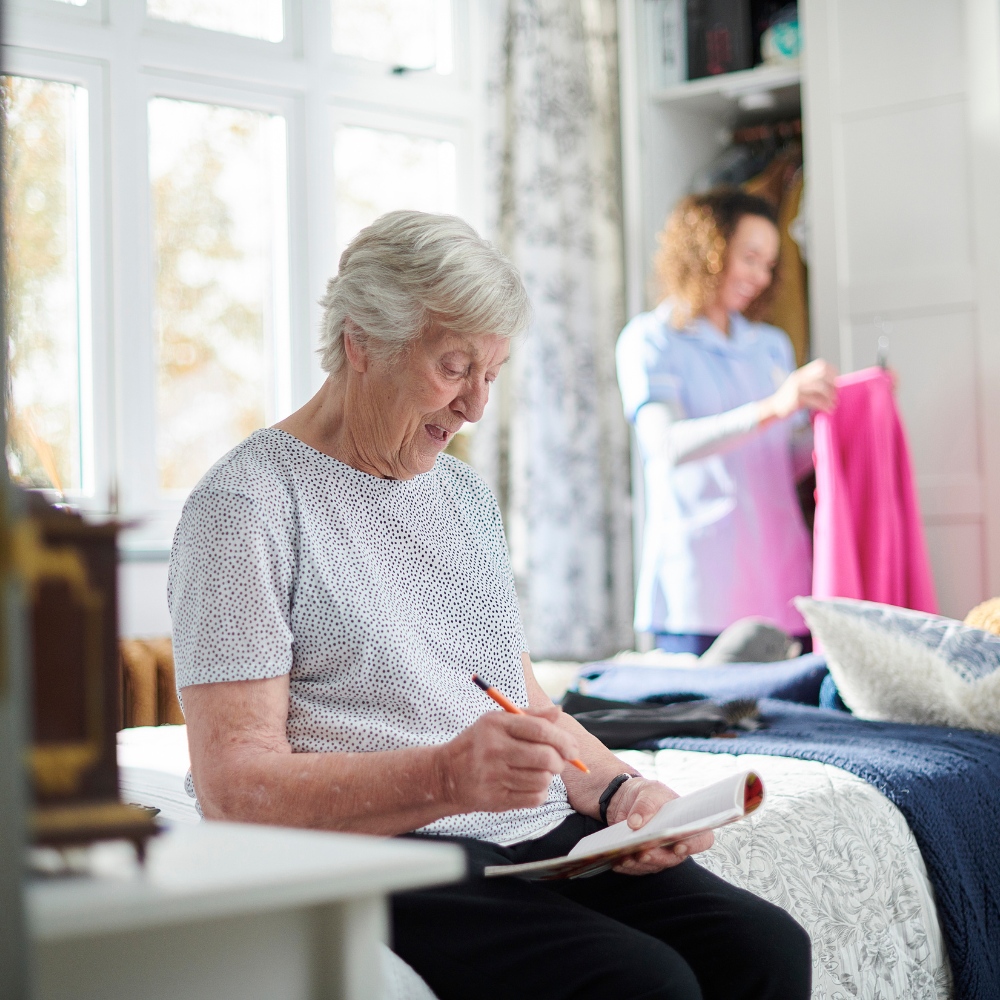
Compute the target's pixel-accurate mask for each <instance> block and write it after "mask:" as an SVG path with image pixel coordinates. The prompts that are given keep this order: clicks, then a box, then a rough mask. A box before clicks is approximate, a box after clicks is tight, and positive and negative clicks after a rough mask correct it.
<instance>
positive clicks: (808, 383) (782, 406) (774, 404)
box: [761, 358, 837, 420]
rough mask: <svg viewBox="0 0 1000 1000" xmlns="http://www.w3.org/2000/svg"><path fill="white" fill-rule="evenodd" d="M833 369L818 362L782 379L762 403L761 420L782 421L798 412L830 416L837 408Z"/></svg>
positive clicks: (818, 360) (835, 370)
mask: <svg viewBox="0 0 1000 1000" xmlns="http://www.w3.org/2000/svg"><path fill="white" fill-rule="evenodd" d="M836 378H837V369H836V368H834V367H833V365H831V364H828V363H827V362H826V361H824V360H823V359H822V358H817V359H816V360H815V361H810V362H809V364H807V365H803V366H802V367H801V368H798V369H796V370H795V371H793V372H792V373H791V375H789V376H788V378H786V379H785V381H784V382H783V383H782V384H781V386H780V387H779V389H778V391H777V392H776V393H775V394H774V395H773V396H770V397H768V398H767V399H765V400H763V401H762V403H761V408H762V409H761V416H762V418H763V419H764V420H767V419H768V418H771V419H776V420H784V419H785V418H786V417H790V416H791V415H792V414H793V413H796V412H798V411H799V410H802V409H809V410H820V411H822V412H823V413H829V412H831V411H832V410H833V409H834V408H835V407H836V405H837V385H836V381H835V380H836Z"/></svg>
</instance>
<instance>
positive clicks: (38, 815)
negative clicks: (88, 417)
mask: <svg viewBox="0 0 1000 1000" xmlns="http://www.w3.org/2000/svg"><path fill="white" fill-rule="evenodd" d="M117 533H118V527H117V525H115V524H88V523H87V522H85V521H84V520H83V518H81V517H80V516H79V515H77V514H72V513H70V512H68V511H65V510H59V509H56V508H54V507H49V506H48V505H47V504H45V503H43V502H42V501H41V499H40V498H39V497H37V496H32V497H31V501H30V510H29V516H28V517H27V518H25V519H24V520H22V521H21V522H20V523H19V524H18V525H17V526H16V527H15V529H14V553H15V562H16V564H17V566H18V568H19V569H20V572H21V575H22V577H23V579H24V581H25V585H26V587H27V589H28V603H29V607H30V614H31V622H30V640H31V663H32V671H31V684H32V692H31V705H32V709H33V713H32V718H33V730H32V744H31V757H30V763H31V776H32V780H33V786H34V809H33V811H32V816H31V827H32V835H33V839H34V842H35V843H37V844H47V845H52V846H62V845H72V844H86V843H90V842H92V841H95V840H109V839H119V838H127V839H129V840H131V841H132V842H133V843H134V844H135V845H136V849H137V851H138V853H139V856H140V857H142V856H143V854H144V851H145V843H146V840H147V839H148V838H149V837H150V836H152V835H153V834H154V833H155V832H156V827H155V824H154V822H153V819H152V817H151V816H150V815H149V813H148V812H147V811H146V810H143V809H141V808H139V807H136V806H129V805H123V804H122V803H120V802H119V801H118V762H117V759H116V739H115V733H116V730H117V722H118V718H119V714H120V707H119V676H118V616H117V605H118V601H117V590H118V588H117V559H118V557H117V543H116V537H117Z"/></svg>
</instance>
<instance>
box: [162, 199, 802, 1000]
mask: <svg viewBox="0 0 1000 1000" xmlns="http://www.w3.org/2000/svg"><path fill="white" fill-rule="evenodd" d="M323 305H324V308H325V317H324V323H323V342H322V362H323V367H324V369H325V370H326V372H327V375H328V377H327V379H326V382H325V383H324V384H323V386H322V388H321V389H320V391H319V392H318V393H317V394H316V396H315V397H314V398H313V399H312V400H311V401H310V402H308V403H307V404H306V405H305V406H304V407H303V408H302V409H301V410H299V411H298V412H297V413H294V414H293V415H292V416H290V417H289V418H288V419H287V420H284V421H282V422H281V423H279V424H278V425H277V426H275V427H271V428H268V429H266V430H260V431H257V432H255V433H254V434H252V435H251V436H250V437H249V438H248V439H247V440H246V441H244V442H243V443H242V444H241V445H239V446H238V447H236V448H235V449H234V450H233V451H232V452H230V453H229V454H228V455H227V456H226V457H225V458H223V459H222V460H221V461H220V462H219V463H218V464H217V465H216V466H215V467H214V468H213V469H212V470H211V471H210V472H209V473H208V474H207V475H206V476H205V478H204V479H203V480H202V481H201V483H200V484H199V485H198V486H197V487H196V488H195V490H194V491H193V493H192V494H191V497H190V498H189V500H188V502H187V504H186V505H185V508H184V514H183V516H182V518H181V523H180V526H179V527H178V530H177V535H176V539H175V542H174V549H173V556H172V561H171V580H170V606H171V613H172V616H173V622H174V641H175V655H176V662H177V676H178V685H179V687H180V688H181V694H182V697H183V703H184V711H185V716H186V719H187V723H188V738H189V742H190V747H191V770H192V776H193V782H194V788H195V789H196V792H197V796H198V800H199V802H200V806H201V809H202V810H203V812H204V815H205V816H206V817H207V818H209V819H227V820H237V821H243V822H254V823H274V824H282V825H294V826H303V827H313V828H316V829H322V830H344V831H351V832H356V833H368V834H379V835H383V836H394V835H400V834H410V835H414V836H423V837H437V838H447V839H450V840H454V841H457V842H459V843H460V844H462V845H463V846H464V847H465V849H466V853H467V857H468V861H469V875H468V877H467V878H466V880H465V881H464V882H462V883H461V884H459V885H455V886H448V887H445V888H439V889H433V890H428V891H419V892H411V893H406V894H401V895H399V896H398V897H396V898H395V900H394V902H393V910H392V920H393V941H394V948H395V950H396V951H397V952H398V953H399V954H400V955H401V956H402V957H403V958H404V959H405V960H406V961H407V962H409V963H410V964H411V965H412V966H413V967H414V968H415V969H416V970H417V971H418V972H420V973H421V974H422V975H423V977H424V978H425V979H426V981H427V982H428V984H429V985H430V986H431V988H432V989H433V990H434V991H435V992H436V993H437V994H438V996H439V997H441V998H442V1000H448V998H459V997H469V998H477V1000H482V998H489V997H497V998H504V1000H509V998H511V997H518V998H531V997H537V998H539V1000H541V998H545V1000H557V998H563V997H565V998H569V997H579V998H602V1000H604V998H611V997H613V998H616V1000H624V998H640V997H642V998H649V1000H651V998H663V1000H666V998H670V1000H681V998H684V1000H693V998H696V997H706V998H707V997H712V998H717V1000H737V998H741V997H743V998H747V1000H749V998H755V1000H763V998H774V1000H778V998H780V1000H796V998H805V997H807V996H808V994H809V980H810V969H811V963H810V953H809V941H808V938H807V936H806V935H805V933H804V932H803V931H802V929H801V928H800V927H799V926H798V925H797V924H796V923H795V922H794V921H793V920H792V919H791V918H789V917H788V915H787V914H785V913H784V912H783V911H782V910H780V909H777V908H775V907H773V906H771V905H770V904H768V903H766V902H764V901H762V900H760V899H758V898H756V897H755V896H752V895H751V894H749V893H747V892H744V891H742V890H739V889H736V888H734V887H732V886H730V885H728V884H727V883H725V882H722V881H720V880H719V879H716V878H715V877H713V876H712V875H710V874H709V873H708V872H706V871H705V870H704V869H702V868H700V867H699V866H698V865H696V864H695V863H694V862H693V861H691V860H690V858H689V857H688V855H690V854H693V853H695V852H697V851H700V850H703V849H705V848H706V847H708V846H709V844H710V843H711V836H710V835H702V836H699V837H696V838H693V839H691V840H689V841H688V842H685V843H682V844H679V845H677V846H676V847H675V848H673V849H669V850H668V849H665V848H661V849H657V850H654V851H649V852H647V853H645V854H642V855H641V856H637V857H633V858H630V859H628V860H626V861H624V862H623V863H622V864H620V866H619V867H618V869H617V870H616V871H613V872H607V873H605V874H603V875H598V876H596V877H594V878H590V879H584V880H578V881H563V882H558V883H546V884H539V883H531V882H524V881H519V880H515V879H492V880H486V879H484V878H483V877H482V871H483V868H484V866H486V865H489V864H505V863H514V862H523V861H529V860H537V859H541V858H547V857H556V856H560V855H563V854H565V853H566V852H567V851H568V850H569V849H570V848H571V847H572V846H573V845H574V844H575V843H576V842H577V841H578V840H579V839H580V838H581V837H582V836H585V835H586V834H589V833H592V832H594V831H596V830H598V829H600V828H601V827H602V826H604V824H605V823H606V822H607V823H616V822H619V821H622V820H627V821H628V823H629V824H630V825H631V826H632V827H635V828H638V827H640V826H641V825H642V824H643V823H645V822H646V821H647V820H648V819H649V818H650V817H651V816H652V815H653V814H654V813H655V812H656V811H657V809H658V808H659V807H660V805H662V803H664V802H665V801H667V800H668V799H670V798H672V797H673V796H674V793H673V792H671V790H670V789H669V788H667V787H665V786H664V785H662V784H659V783H657V782H655V781H648V780H646V779H644V778H642V777H640V776H638V775H637V774H636V773H635V772H634V771H633V770H632V769H631V768H628V767H626V766H623V764H622V762H621V761H620V760H618V759H617V758H616V757H615V756H614V755H613V754H611V753H610V752H609V751H608V750H606V749H605V748H604V747H603V746H602V745H601V744H600V743H598V742H597V741H596V740H595V739H593V738H592V737H590V736H589V735H588V734H587V733H586V732H585V731H584V730H583V729H582V728H581V727H580V726H579V725H578V724H577V723H576V722H575V721H574V720H573V719H571V718H569V717H567V716H564V715H562V714H561V713H560V710H559V709H558V708H557V707H556V706H554V705H553V704H552V702H551V701H550V700H549V699H548V698H547V697H546V695H545V694H544V693H543V692H542V690H541V688H540V687H539V685H538V683H537V681H536V680H535V678H534V676H533V674H532V670H531V662H530V659H529V657H528V653H527V651H526V649H525V642H524V634H523V632H522V629H521V624H520V618H519V614H518V604H517V596H516V594H515V592H514V584H513V578H512V575H511V570H510V565H509V563H508V558H507V551H506V545H505V541H504V535H503V529H502V526H501V522H500V514H499V511H498V509H497V505H496V502H495V500H494V498H493V496H492V495H491V493H490V491H489V489H488V488H487V487H486V485H485V484H484V483H483V482H482V480H480V479H479V477H478V476H477V475H476V474H475V473H474V472H473V471H472V470H471V469H470V468H469V467H468V466H466V465H463V464H462V463H461V462H459V461H458V460H456V459H454V458H452V457H451V456H449V455H445V454H442V452H443V449H444V448H445V446H446V445H447V443H448V441H449V440H450V439H451V437H452V436H453V435H454V434H455V432H456V431H457V430H458V429H459V428H460V427H461V426H462V425H463V424H464V423H465V422H466V421H476V420H478V419H479V418H480V417H481V416H482V413H483V408H484V406H485V405H486V400H487V397H488V395H489V389H490V384H491V383H492V382H493V381H494V380H495V379H496V378H497V375H498V374H499V372H500V368H501V366H502V365H503V364H504V362H505V361H506V360H507V356H508V352H509V349H510V342H511V338H512V337H513V336H514V335H515V334H517V333H518V332H519V331H521V330H522V328H523V327H524V326H525V324H526V321H527V317H528V303H527V299H526V295H525V291H524V288H523V287H522V285H521V282H520V279H519V277H518V275H517V273H516V271H515V270H514V268H513V267H512V266H511V264H510V263H509V262H508V261H507V260H506V259H505V258H504V257H503V256H502V255H501V254H500V253H499V252H498V251H497V250H496V249H495V248H494V247H493V246H491V245H490V244H489V243H487V242H486V241H484V240H482V239H480V238H479V237H478V236H477V235H476V234H475V233H474V232H473V231H472V230H471V229H470V228H469V227H468V226H467V225H466V224H465V223H464V222H461V221H460V220H458V219H455V218H451V217H447V216H434V215H425V214H422V213H418V212H393V213H391V214H389V215H385V216H383V217H382V218H380V219H379V220H378V221H377V222H375V223H374V224H373V225H371V226H370V227H369V228H367V229H365V230H364V231H362V232H361V233H360V234H359V235H358V236H357V237H356V238H355V239H354V241H353V242H352V243H351V244H350V246H349V247H348V248H347V250H345V251H344V254H343V256H342V257H341V261H340V271H339V273H338V275H337V276H336V277H335V278H333V279H332V280H331V281H330V284H329V287H328V290H327V295H326V298H325V299H324V301H323ZM473 672H476V673H479V674H481V675H482V676H483V677H484V678H485V679H487V680H488V681H489V682H490V683H491V684H493V685H494V686H496V687H498V688H500V689H501V690H503V691H504V692H506V694H507V695H508V696H509V697H510V698H511V699H513V700H514V701H515V702H516V703H517V704H518V705H520V706H522V707H523V709H524V711H525V714H523V715H512V714H507V713H505V712H502V711H500V710H498V709H497V707H496V705H494V704H493V702H491V701H490V700H489V698H487V697H486V695H485V694H484V693H483V692H482V691H481V690H480V689H479V688H478V687H476V686H475V685H474V684H473V683H472V680H471V676H470V675H471V674H472V673H473ZM575 757H580V758H583V760H584V761H585V762H586V764H587V765H588V766H589V773H587V774H584V773H582V772H581V771H580V770H577V769H576V768H573V767H570V768H569V769H568V770H567V761H568V760H570V759H572V758H575Z"/></svg>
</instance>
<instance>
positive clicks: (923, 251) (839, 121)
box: [619, 0, 1000, 618]
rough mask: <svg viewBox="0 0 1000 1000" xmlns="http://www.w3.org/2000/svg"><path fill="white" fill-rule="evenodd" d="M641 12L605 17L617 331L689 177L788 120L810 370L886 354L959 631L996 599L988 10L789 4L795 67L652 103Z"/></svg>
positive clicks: (999, 68)
mask: <svg viewBox="0 0 1000 1000" xmlns="http://www.w3.org/2000/svg"><path fill="white" fill-rule="evenodd" d="M648 4H649V0H619V45H620V65H621V100H622V103H621V110H622V157H623V161H622V165H623V177H624V222H625V246H626V265H627V278H628V282H627V285H628V287H627V296H628V310H629V315H635V314H636V313H638V312H640V311H642V310H643V309H645V308H647V307H648V305H649V303H648V301H647V299H646V294H645V291H646V276H647V274H648V269H649V263H650V259H651V256H652V253H653V250H654V249H655V246H656V242H655V237H656V232H657V230H658V229H659V227H660V226H661V225H662V224H663V220H664V218H665V216H666V213H667V211H668V209H669V208H670V207H671V206H672V205H673V204H674V202H675V201H676V200H677V199H678V198H679V197H681V196H682V195H683V194H686V193H687V190H688V187H689V185H690V183H691V181H692V179H693V177H694V175H695V173H696V172H697V171H698V170H699V169H701V168H702V167H704V166H705V165H706V164H707V163H708V162H709V161H710V160H711V159H712V158H713V157H714V156H715V154H716V153H717V152H718V151H719V150H720V149H721V148H722V147H723V146H725V145H726V144H727V143H728V141H729V135H730V133H731V131H732V129H733V128H734V127H735V126H736V125H738V124H740V123H741V122H742V121H744V120H745V119H746V116H747V114H748V113H749V112H753V110H754V109H758V110H757V111H756V112H754V113H756V114H759V113H760V111H759V109H761V108H763V107H765V105H767V104H770V105H771V113H772V114H774V115H775V116H777V115H779V114H784V113H785V112H792V113H796V112H799V111H800V112H801V118H802V129H803V142H804V149H805V196H806V203H807V217H808V229H807V232H808V240H807V244H808V251H807V256H808V264H809V304H810V326H811V337H812V352H813V355H814V356H817V357H820V356H821V357H825V358H827V359H828V360H829V361H831V362H833V363H834V364H836V365H838V366H839V367H840V368H841V370H843V371H853V370H856V369H859V368H863V367H865V366H867V365H871V364H873V363H874V362H875V358H876V351H877V345H878V341H879V338H880V337H887V338H888V340H889V363H890V364H891V365H892V367H893V368H895V369H896V370H897V371H898V373H899V376H900V382H899V390H898V396H899V403H900V408H901V410H902V412H903V416H904V419H905V421H906V424H907V429H908V432H909V438H910V444H911V449H912V452H913V459H914V465H915V471H916V478H917V486H918V490H919V493H920V503H921V508H922V511H923V518H924V525H925V529H926V535H927V543H928V547H929V549H930V555H931V561H932V564H933V567H934V576H935V581H936V584H937V588H938V597H939V601H940V604H941V610H942V613H944V614H947V615H951V616H953V617H956V618H961V617H962V615H964V614H965V612H966V611H967V610H968V609H969V608H970V607H972V606H973V605H975V604H978V603H979V602H980V601H982V600H983V599H984V598H986V597H987V596H989V595H990V594H996V593H1000V391H998V386H1000V281H998V280H997V274H998V273H1000V186H998V185H997V183H996V179H997V177H998V176H1000V8H998V6H997V4H996V2H995V0H919V2H915V0H880V2H879V3H877V4H871V3H865V2H863V0H799V4H798V9H799V22H800V25H801V28H802V60H801V66H800V67H799V66H773V67H772V66H761V67H758V68H756V69H752V70H747V71H744V72H739V73H728V74H723V75H720V76H715V77H709V78H705V79H700V80H694V81H690V82H684V83H679V84H675V85H673V86H669V87H662V86H661V85H660V81H659V79H658V78H657V76H656V74H655V73H652V72H651V66H652V60H651V54H650V52H649V49H648V48H647V44H648V39H649V32H648V31H647V30H646V28H645V25H646V20H645V17H644V14H645V10H646V7H647V6H648ZM636 485H638V486H640V487H641V483H637V484H636ZM637 498H638V499H639V500H640V501H641V494H637ZM639 509H640V512H641V506H640V507H639ZM637 521H640V522H641V516H640V517H639V518H637ZM637 530H640V531H641V524H639V525H637Z"/></svg>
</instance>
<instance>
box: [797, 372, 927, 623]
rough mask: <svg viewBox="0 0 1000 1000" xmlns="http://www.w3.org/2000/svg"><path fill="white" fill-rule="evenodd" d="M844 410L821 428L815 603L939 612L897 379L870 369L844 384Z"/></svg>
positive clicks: (840, 405)
mask: <svg viewBox="0 0 1000 1000" xmlns="http://www.w3.org/2000/svg"><path fill="white" fill-rule="evenodd" d="M837 392H838V398H837V408H836V410H834V412H833V413H830V414H825V413H818V414H816V417H815V419H814V422H813V432H814V449H815V463H816V521H815V527H814V535H813V596H814V597H854V598H859V599H861V600H866V601H878V602H879V603H882V604H894V605H897V606H898V607H903V608H913V609H914V610H916V611H927V612H929V613H931V614H936V613H937V598H936V596H935V593H934V581H933V578H932V576H931V569H930V560H929V559H928V556H927V545H926V542H925V540H924V531H923V525H922V523H921V520H920V509H919V506H918V503H917V494H916V488H915V486H914V483H913V472H912V469H911V465H910V451H909V447H908V446H907V443H906V433H905V431H904V430H903V424H902V421H901V420H900V417H899V412H898V411H897V409H896V401H895V397H894V394H893V389H892V378H891V376H890V375H889V374H888V372H886V371H884V370H883V369H881V368H866V369H864V370H863V371H859V372H853V373H851V374H850V375H844V376H841V377H840V378H839V379H837Z"/></svg>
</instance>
